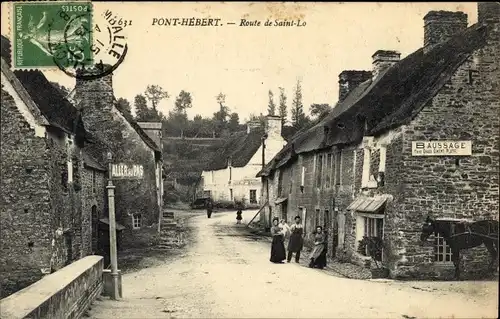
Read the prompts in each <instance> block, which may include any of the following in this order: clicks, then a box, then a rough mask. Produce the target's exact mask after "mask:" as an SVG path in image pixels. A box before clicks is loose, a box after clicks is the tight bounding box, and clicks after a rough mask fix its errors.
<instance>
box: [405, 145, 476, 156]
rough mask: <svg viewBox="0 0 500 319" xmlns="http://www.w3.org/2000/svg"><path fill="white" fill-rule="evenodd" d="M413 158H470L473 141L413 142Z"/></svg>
mask: <svg viewBox="0 0 500 319" xmlns="http://www.w3.org/2000/svg"><path fill="white" fill-rule="evenodd" d="M411 155H413V156H470V155H472V141H413V142H411Z"/></svg>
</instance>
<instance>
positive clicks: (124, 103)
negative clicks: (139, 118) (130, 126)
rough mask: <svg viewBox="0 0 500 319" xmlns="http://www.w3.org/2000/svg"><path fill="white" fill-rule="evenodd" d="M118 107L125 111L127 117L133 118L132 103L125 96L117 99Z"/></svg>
mask: <svg viewBox="0 0 500 319" xmlns="http://www.w3.org/2000/svg"><path fill="white" fill-rule="evenodd" d="M116 107H117V108H118V109H119V110H120V111H121V112H122V113H123V115H124V116H125V117H126V118H127V119H133V116H132V106H131V105H130V102H129V101H128V100H127V99H124V98H122V97H121V98H119V99H118V100H117V101H116Z"/></svg>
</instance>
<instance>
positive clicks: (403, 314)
mask: <svg viewBox="0 0 500 319" xmlns="http://www.w3.org/2000/svg"><path fill="white" fill-rule="evenodd" d="M244 215H245V214H244ZM250 215H252V216H250ZM252 217H253V214H250V213H248V214H247V216H244V218H245V219H246V220H247V221H248V220H249V219H250V218H252ZM234 219H235V214H233V213H217V214H215V215H213V216H212V218H211V219H207V218H206V215H204V214H202V213H201V212H200V216H197V217H194V218H192V219H191V221H190V223H191V226H192V229H193V233H192V236H190V238H192V242H191V243H190V244H189V245H188V246H186V247H185V248H184V251H183V252H182V254H174V255H173V257H172V258H170V259H169V258H162V259H158V262H157V265H154V266H150V267H149V268H147V269H142V270H139V271H136V272H131V273H128V274H125V275H124V276H123V291H124V299H122V300H120V301H111V300H108V299H102V298H100V300H98V301H96V302H95V304H94V305H93V308H92V310H91V311H90V312H89V316H90V317H91V318H186V317H188V318H196V317H197V318H439V317H441V318H450V317H454V318H481V317H483V318H496V317H497V309H498V303H497V296H498V282H496V281H494V282H493V281H490V282H470V281H462V282H408V281H406V282H398V281H391V280H355V279H347V278H343V277H342V276H341V275H338V274H336V273H335V272H333V271H328V270H327V271H324V270H323V271H322V270H317V269H310V268H307V267H304V266H303V265H302V264H299V265H298V264H295V263H290V264H273V263H270V262H269V255H270V244H269V239H268V238H263V237H261V236H256V235H254V234H252V233H250V232H249V231H248V229H247V228H245V226H244V225H235V220H234ZM243 222H245V220H244V221H243ZM304 255H305V256H304V259H305V258H306V257H307V254H304Z"/></svg>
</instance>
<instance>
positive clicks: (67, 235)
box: [64, 231, 73, 266]
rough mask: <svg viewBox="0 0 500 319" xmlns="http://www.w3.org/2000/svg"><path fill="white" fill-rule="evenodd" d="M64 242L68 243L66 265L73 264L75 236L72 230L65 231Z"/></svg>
mask: <svg viewBox="0 0 500 319" xmlns="http://www.w3.org/2000/svg"><path fill="white" fill-rule="evenodd" d="M64 242H65V244H66V263H65V265H66V266H67V265H69V264H71V262H72V261H73V238H72V236H71V232H69V231H68V232H65V233H64Z"/></svg>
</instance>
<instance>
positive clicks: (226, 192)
mask: <svg viewBox="0 0 500 319" xmlns="http://www.w3.org/2000/svg"><path fill="white" fill-rule="evenodd" d="M285 144H286V141H285V139H284V138H283V137H282V136H281V118H280V117H278V116H272V115H269V116H267V118H266V122H265V128H263V127H261V125H260V123H258V122H250V123H248V124H247V131H243V132H236V133H233V134H232V136H230V138H229V139H228V141H227V142H226V143H225V144H224V145H223V146H222V147H221V149H220V150H219V151H218V152H216V154H215V155H214V158H213V160H212V161H211V162H210V163H209V165H208V166H207V167H206V168H205V169H204V170H203V172H202V174H201V176H202V185H203V191H204V195H205V196H208V197H211V198H212V199H213V200H214V201H216V202H224V201H229V202H234V201H244V202H245V204H246V205H250V206H258V205H259V203H261V192H262V188H261V181H260V179H259V178H256V177H255V175H256V174H257V173H258V172H259V171H260V170H261V169H262V167H263V165H264V163H267V162H268V161H269V160H270V159H272V158H273V157H274V156H275V155H276V154H277V153H278V151H279V150H280V149H281V148H283V146H284V145H285Z"/></svg>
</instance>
